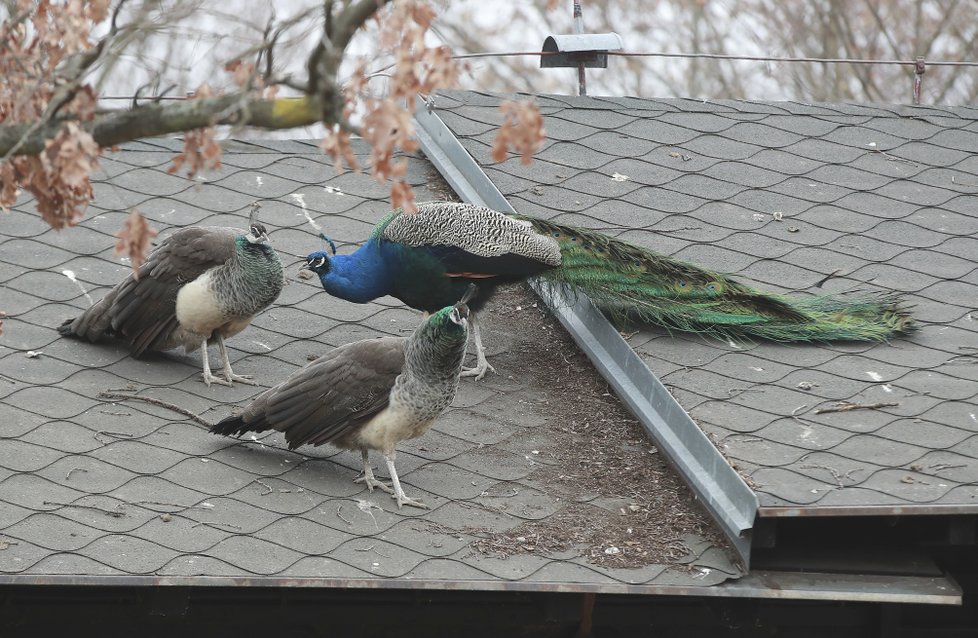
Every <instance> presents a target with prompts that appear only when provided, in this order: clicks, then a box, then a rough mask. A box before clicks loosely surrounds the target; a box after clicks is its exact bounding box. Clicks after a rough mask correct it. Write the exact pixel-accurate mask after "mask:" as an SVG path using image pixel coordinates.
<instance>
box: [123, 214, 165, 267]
mask: <svg viewBox="0 0 978 638" xmlns="http://www.w3.org/2000/svg"><path fill="white" fill-rule="evenodd" d="M156 235H157V230H156V229H155V228H151V227H150V225H149V223H148V222H147V221H146V218H145V217H143V216H142V215H141V214H140V213H139V211H138V210H136V209H135V208H134V209H132V212H131V213H129V217H127V218H126V222H125V223H124V224H123V225H122V228H121V229H119V232H117V233H116V234H115V236H116V238H117V240H116V242H115V253H116V254H117V255H124V256H126V257H129V261H130V263H131V264H132V269H133V272H134V273H135V276H136V277H137V278H138V277H139V267H140V266H142V265H143V262H144V261H145V260H146V253H148V252H149V247H150V244H151V243H152V241H153V238H154V237H156Z"/></svg>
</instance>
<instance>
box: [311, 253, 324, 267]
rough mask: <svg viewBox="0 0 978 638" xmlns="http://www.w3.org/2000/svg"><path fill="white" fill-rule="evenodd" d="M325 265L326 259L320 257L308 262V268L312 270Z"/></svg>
mask: <svg viewBox="0 0 978 638" xmlns="http://www.w3.org/2000/svg"><path fill="white" fill-rule="evenodd" d="M325 263H326V258H325V257H322V256H320V257H316V258H315V259H312V260H310V261H309V266H310V267H312V268H320V267H322V266H323V264H325Z"/></svg>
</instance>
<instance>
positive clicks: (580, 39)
mask: <svg viewBox="0 0 978 638" xmlns="http://www.w3.org/2000/svg"><path fill="white" fill-rule="evenodd" d="M624 46H625V45H624V43H623V42H622V39H621V36H620V35H618V34H617V33H572V34H568V35H550V36H547V39H546V40H544V41H543V52H544V55H541V56H540V68H541V69H548V68H553V67H580V66H582V65H583V66H585V67H587V68H591V69H607V68H608V51H621V50H622V49H623V48H624Z"/></svg>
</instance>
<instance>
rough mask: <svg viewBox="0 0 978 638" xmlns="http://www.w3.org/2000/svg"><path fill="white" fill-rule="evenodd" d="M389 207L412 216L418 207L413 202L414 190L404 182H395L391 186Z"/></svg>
mask: <svg viewBox="0 0 978 638" xmlns="http://www.w3.org/2000/svg"><path fill="white" fill-rule="evenodd" d="M391 206H392V207H393V208H401V209H403V210H404V212H405V213H408V214H414V213H416V212H418V206H417V204H415V202H414V189H413V188H411V186H410V184H408V183H407V182H405V181H404V180H400V179H398V180H395V181H394V184H393V185H392V186H391Z"/></svg>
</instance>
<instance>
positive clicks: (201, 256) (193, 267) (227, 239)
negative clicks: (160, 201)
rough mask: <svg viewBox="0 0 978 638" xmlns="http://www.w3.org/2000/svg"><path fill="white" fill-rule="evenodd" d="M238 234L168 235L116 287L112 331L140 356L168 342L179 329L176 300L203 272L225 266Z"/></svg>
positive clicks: (200, 230) (195, 230)
mask: <svg viewBox="0 0 978 638" xmlns="http://www.w3.org/2000/svg"><path fill="white" fill-rule="evenodd" d="M236 234H238V233H237V231H235V230H234V229H231V228H220V227H213V226H195V227H190V228H182V229H180V230H178V231H177V232H175V233H173V234H172V235H171V236H170V237H168V238H167V239H166V240H165V241H163V243H161V244H160V245H159V247H157V248H156V250H154V251H153V252H152V253H151V254H150V256H149V257H148V258H147V260H146V262H145V263H144V264H143V265H142V266H140V268H139V276H138V277H136V276H134V275H129V277H127V278H126V280H125V281H123V282H122V283H121V284H119V288H118V293H117V294H116V295H115V299H114V301H113V304H112V308H111V310H110V312H111V316H112V323H111V325H112V329H113V330H114V331H115V332H116V333H117V334H119V335H120V336H122V337H123V338H124V339H125V340H126V341H128V342H129V344H130V347H131V348H132V352H133V354H134V355H135V356H139V355H140V354H142V353H143V352H145V351H147V350H160V349H164V348H166V347H172V345H169V344H167V342H168V341H169V338H170V336H171V334H172V333H173V331H174V330H176V329H177V328H178V324H177V318H176V298H177V293H178V292H179V290H180V288H181V287H182V286H183V285H184V284H186V283H189V282H191V281H193V280H195V279H197V277H199V276H200V275H202V274H203V273H205V272H206V271H208V270H210V269H211V268H214V267H216V266H220V265H222V264H224V263H225V262H227V260H228V259H230V258H231V256H232V254H233V253H234V241H235V236H236Z"/></svg>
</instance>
